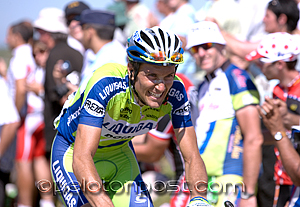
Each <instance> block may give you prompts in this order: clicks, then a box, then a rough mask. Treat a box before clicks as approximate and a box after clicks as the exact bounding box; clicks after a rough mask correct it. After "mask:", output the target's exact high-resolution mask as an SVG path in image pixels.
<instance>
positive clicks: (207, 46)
mask: <svg viewBox="0 0 300 207" xmlns="http://www.w3.org/2000/svg"><path fill="white" fill-rule="evenodd" d="M215 45H216V44H215V43H212V42H208V43H204V44H201V45H195V46H193V47H191V48H190V49H189V51H190V53H191V54H192V55H194V54H195V53H198V50H199V48H202V49H203V50H208V49H210V48H212V47H214V46H215Z"/></svg>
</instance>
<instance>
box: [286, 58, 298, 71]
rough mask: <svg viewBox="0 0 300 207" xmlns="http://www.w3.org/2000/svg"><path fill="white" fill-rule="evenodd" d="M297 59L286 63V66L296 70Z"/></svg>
mask: <svg viewBox="0 0 300 207" xmlns="http://www.w3.org/2000/svg"><path fill="white" fill-rule="evenodd" d="M296 65H297V59H296V60H294V61H291V62H286V66H287V68H288V69H289V70H296V69H295V68H296Z"/></svg>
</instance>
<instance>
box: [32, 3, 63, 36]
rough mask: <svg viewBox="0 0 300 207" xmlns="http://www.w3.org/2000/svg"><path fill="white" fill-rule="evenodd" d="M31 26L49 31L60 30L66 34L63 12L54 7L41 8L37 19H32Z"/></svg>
mask: <svg viewBox="0 0 300 207" xmlns="http://www.w3.org/2000/svg"><path fill="white" fill-rule="evenodd" d="M33 26H34V27H35V28H38V29H42V30H45V31H47V32H51V33H56V32H60V33H63V34H68V27H67V24H66V20H65V12H64V11H63V10H61V9H58V8H54V7H49V8H44V9H42V10H41V11H40V13H39V17H38V19H37V20H35V21H34V23H33Z"/></svg>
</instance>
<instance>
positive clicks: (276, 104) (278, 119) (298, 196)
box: [257, 97, 300, 207]
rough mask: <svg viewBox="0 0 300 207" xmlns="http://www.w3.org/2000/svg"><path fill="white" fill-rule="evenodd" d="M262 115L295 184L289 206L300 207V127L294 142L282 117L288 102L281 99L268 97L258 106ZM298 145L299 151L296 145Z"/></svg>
mask: <svg viewBox="0 0 300 207" xmlns="http://www.w3.org/2000/svg"><path fill="white" fill-rule="evenodd" d="M257 109H258V112H259V114H260V116H261V117H262V120H263V122H264V124H265V125H266V127H267V128H268V129H269V130H270V132H271V134H272V136H273V137H274V141H275V142H276V147H277V149H278V151H279V152H280V158H281V160H282V164H283V166H284V168H285V169H286V171H287V173H288V175H289V176H290V177H291V179H292V181H293V183H294V186H293V190H292V191H291V192H292V193H291V198H290V202H289V205H288V206H289V207H299V206H300V189H299V188H300V187H299V186H300V183H299V181H300V172H299V164H300V156H299V155H300V151H299V127H298V130H297V134H296V133H294V140H295V139H296V136H297V139H298V140H297V143H292V142H291V140H290V138H289V136H287V134H286V132H285V131H286V128H285V126H284V121H283V119H282V115H283V114H282V113H281V111H286V110H287V106H286V104H285V103H284V102H283V101H281V100H280V99H270V98H269V97H266V101H265V102H264V103H263V104H262V106H261V107H257ZM293 144H294V146H296V147H297V151H296V150H295V148H294V146H293Z"/></svg>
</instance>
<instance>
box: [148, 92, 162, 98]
mask: <svg viewBox="0 0 300 207" xmlns="http://www.w3.org/2000/svg"><path fill="white" fill-rule="evenodd" d="M149 94H150V95H151V96H153V97H154V98H160V97H161V96H162V95H163V93H153V92H151V91H149Z"/></svg>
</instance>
